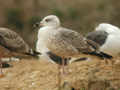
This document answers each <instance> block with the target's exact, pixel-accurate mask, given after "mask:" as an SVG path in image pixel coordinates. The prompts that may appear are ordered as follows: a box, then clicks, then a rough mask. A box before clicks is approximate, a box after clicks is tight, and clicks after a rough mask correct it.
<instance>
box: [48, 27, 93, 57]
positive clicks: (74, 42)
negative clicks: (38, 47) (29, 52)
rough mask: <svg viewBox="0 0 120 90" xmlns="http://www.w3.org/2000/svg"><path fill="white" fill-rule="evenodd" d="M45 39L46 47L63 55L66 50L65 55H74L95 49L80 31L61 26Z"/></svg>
mask: <svg viewBox="0 0 120 90" xmlns="http://www.w3.org/2000/svg"><path fill="white" fill-rule="evenodd" d="M47 41H48V42H47V47H48V48H49V49H50V50H51V51H53V53H55V54H57V53H59V54H61V55H64V54H66V52H67V55H74V54H76V53H77V54H78V53H89V52H93V51H95V48H93V47H92V46H91V45H89V44H88V43H87V41H86V39H85V38H84V37H83V36H82V35H81V34H80V33H78V32H75V31H72V30H69V29H66V28H62V27H61V28H59V29H58V30H55V32H54V34H53V35H51V36H50V37H49V40H47Z"/></svg>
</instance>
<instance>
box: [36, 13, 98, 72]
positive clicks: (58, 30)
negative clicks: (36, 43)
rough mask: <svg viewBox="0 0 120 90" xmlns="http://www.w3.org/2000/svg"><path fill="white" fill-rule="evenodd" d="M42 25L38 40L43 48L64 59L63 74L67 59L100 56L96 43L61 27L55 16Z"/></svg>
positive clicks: (43, 21)
mask: <svg viewBox="0 0 120 90" xmlns="http://www.w3.org/2000/svg"><path fill="white" fill-rule="evenodd" d="M40 25H41V26H42V27H41V28H40V29H39V31H38V38H39V39H40V40H41V46H42V47H45V48H46V47H47V48H48V49H49V50H50V51H51V52H52V53H54V54H55V55H57V56H60V57H61V58H62V71H63V72H62V73H64V60H65V58H72V57H79V56H80V55H87V54H91V53H98V54H99V51H98V49H99V47H98V45H97V44H96V43H95V42H93V41H91V40H87V39H86V38H84V37H83V36H82V35H81V34H80V33H78V32H75V31H73V30H71V29H67V28H64V27H61V25H60V20H59V18H58V17H57V16H55V15H49V16H47V17H45V18H43V20H42V21H41V22H40Z"/></svg>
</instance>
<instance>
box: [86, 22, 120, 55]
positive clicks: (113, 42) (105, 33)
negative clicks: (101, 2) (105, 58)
mask: <svg viewBox="0 0 120 90" xmlns="http://www.w3.org/2000/svg"><path fill="white" fill-rule="evenodd" d="M86 37H87V39H89V40H93V41H95V42H96V43H98V44H99V45H100V49H99V50H100V51H102V52H104V53H106V54H109V55H111V57H112V56H113V57H115V56H118V55H120V29H119V28H118V27H116V26H114V25H111V24H108V23H102V24H99V25H98V26H97V27H96V28H95V31H93V32H90V33H88V34H87V35H86Z"/></svg>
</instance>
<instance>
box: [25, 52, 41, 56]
mask: <svg viewBox="0 0 120 90" xmlns="http://www.w3.org/2000/svg"><path fill="white" fill-rule="evenodd" d="M25 54H26V55H30V56H36V57H37V56H38V55H41V53H40V52H37V51H35V50H33V51H32V53H31V52H29V53H25Z"/></svg>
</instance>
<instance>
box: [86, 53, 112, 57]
mask: <svg viewBox="0 0 120 90" xmlns="http://www.w3.org/2000/svg"><path fill="white" fill-rule="evenodd" d="M86 54H90V55H94V56H98V57H99V58H101V59H105V58H106V59H112V58H113V57H112V56H111V55H108V54H106V53H104V52H89V53H86Z"/></svg>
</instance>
